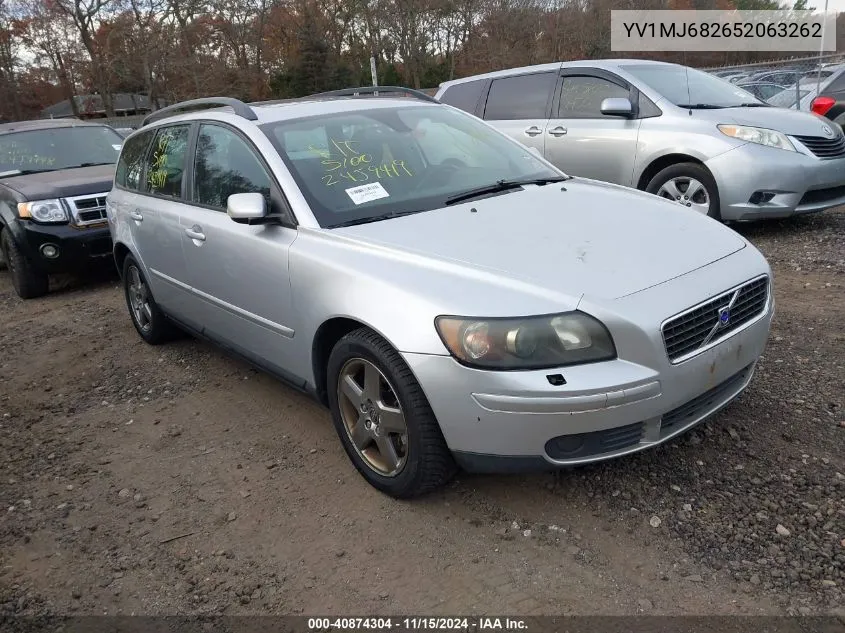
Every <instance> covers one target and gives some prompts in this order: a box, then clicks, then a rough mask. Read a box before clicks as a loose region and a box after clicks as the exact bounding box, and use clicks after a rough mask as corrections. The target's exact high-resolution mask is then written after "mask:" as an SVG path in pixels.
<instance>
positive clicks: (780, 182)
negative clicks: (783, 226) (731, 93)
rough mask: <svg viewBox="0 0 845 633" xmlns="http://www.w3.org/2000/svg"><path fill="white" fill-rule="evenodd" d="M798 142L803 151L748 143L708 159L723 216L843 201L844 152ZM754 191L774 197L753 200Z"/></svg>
mask: <svg viewBox="0 0 845 633" xmlns="http://www.w3.org/2000/svg"><path fill="white" fill-rule="evenodd" d="M795 144H796V147H799V149H800V150H801V151H798V152H788V151H785V150H781V149H775V148H771V147H764V146H762V145H757V144H754V143H747V144H745V145H742V146H740V147H738V148H736V149H734V150H731V151H729V152H725V153H724V154H720V155H719V156H716V157H715V158H712V159H710V160H708V161H706V162H705V165H707V168H708V169H710V171H711V173H712V174H713V176H714V178H715V179H716V183H717V185H718V187H719V200H720V203H721V212H722V219H723V220H757V219H763V218H783V217H788V216H791V215H798V214H803V213H815V212H818V211H824V210H825V209H829V208H831V207H836V206H839V205H841V204H845V158H835V159H829V160H822V159H820V158H817V157H816V156H813V155H812V154H811V153H809V150H804V149H803V147H800V144H799V143H798V141H795ZM805 151H806V152H807V153H804V152H805ZM755 192H766V193H774V197H773V198H772V199H771V200H769V201H767V202H762V203H754V202H752V201H751V200H752V196H754V194H755Z"/></svg>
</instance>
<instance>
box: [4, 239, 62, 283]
mask: <svg viewBox="0 0 845 633" xmlns="http://www.w3.org/2000/svg"><path fill="white" fill-rule="evenodd" d="M0 248H2V251H3V256H2V257H0V259H3V260H5V262H6V265H7V266H8V268H9V273H10V274H11V275H12V285H13V286H14V287H15V292H17V293H18V296H19V297H20V298H21V299H35V298H36V297H41V296H43V295H46V294H47V291H48V290H49V287H50V281H49V277H48V276H47V274H46V273H43V272H41V271H40V270H36V269H35V268H34V267H33V266H32V264H31V263H30V262H29V260H28V259H27V258H26V257H25V256H24V254H23V253H21V252H20V250H19V249H18V245H17V244H15V240H14V239H13V238H12V235H11V233H10V232H9V231H8V230H4V231H3V232H2V234H0Z"/></svg>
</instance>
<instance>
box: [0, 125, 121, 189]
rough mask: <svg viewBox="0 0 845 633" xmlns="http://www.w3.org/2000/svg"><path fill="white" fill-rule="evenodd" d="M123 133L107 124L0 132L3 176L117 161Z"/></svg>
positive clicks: (0, 158)
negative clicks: (120, 133)
mask: <svg viewBox="0 0 845 633" xmlns="http://www.w3.org/2000/svg"><path fill="white" fill-rule="evenodd" d="M121 143H123V137H121V136H120V135H119V134H118V133H117V132H115V131H114V130H112V129H111V128H109V127H106V126H104V125H97V126H91V125H86V126H79V127H60V128H52V129H40V130H29V131H22V132H12V133H10V134H4V135H2V136H0V178H2V177H4V176H14V175H15V174H19V173H32V172H43V171H56V170H57V169H72V168H73V167H80V166H85V165H102V164H112V163H115V162H117V157H118V156H119V154H120V146H121Z"/></svg>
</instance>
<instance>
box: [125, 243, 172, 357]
mask: <svg viewBox="0 0 845 633" xmlns="http://www.w3.org/2000/svg"><path fill="white" fill-rule="evenodd" d="M136 274H137V276H136ZM121 282H122V283H123V296H124V298H125V299H126V307H127V308H128V309H129V317H130V318H131V319H132V325H134V326H135V330H136V331H137V332H138V334H139V335H140V337H141V338H142V339H144V341H146V342H147V343H149V344H150V345H161V344H162V343H166V342H168V341H170V340H172V339H173V338H175V337H176V335H177V334H178V330H177V328H176V326H175V325H173V323H172V322H171V321H169V320H168V319H167V317H166V316H165V315H164V312H162V311H161V309H160V308H159V307H158V304H157V303H156V302H155V299H154V298H153V295H152V292H151V291H150V289H149V285H148V283H147V279H146V277H144V272H143V271H142V270H141V266H140V265H139V264H138V262H137V261H136V260H135V258H134V257H132V256H131V255H127V256H126V259H125V260H124V261H123V275H122V278H121ZM137 282H140V283H141V287H140V288H136V284H137ZM139 293H140V294H139ZM141 295H143V296H141ZM141 299H143V300H144V303H146V308H144V307H143V306H139V307H138V309H139V310H140V314H142V315H143V316H138V313H136V306H135V305H134V303H133V302H137V301H139V300H141Z"/></svg>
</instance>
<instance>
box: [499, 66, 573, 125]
mask: <svg viewBox="0 0 845 633" xmlns="http://www.w3.org/2000/svg"><path fill="white" fill-rule="evenodd" d="M556 80H557V73H551V72H550V73H535V74H532V75H515V76H513V77H503V78H501V79H494V80H493V83H492V84H491V86H490V94H489V95H488V96H487V107H486V108H485V110H484V118H485V119H487V120H490V121H502V120H508V119H511V120H512V119H545V118H548V115H547V111H546V106H547V104H548V102H549V95H550V94H551V92H552V90H553V89H554V86H555V82H556Z"/></svg>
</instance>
